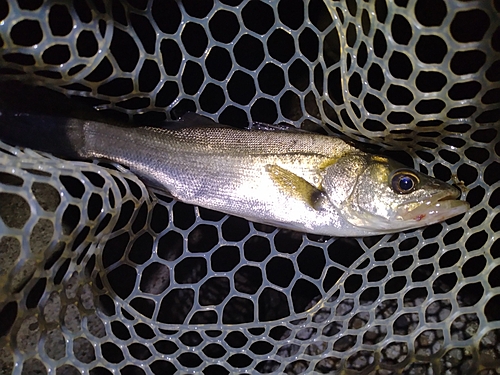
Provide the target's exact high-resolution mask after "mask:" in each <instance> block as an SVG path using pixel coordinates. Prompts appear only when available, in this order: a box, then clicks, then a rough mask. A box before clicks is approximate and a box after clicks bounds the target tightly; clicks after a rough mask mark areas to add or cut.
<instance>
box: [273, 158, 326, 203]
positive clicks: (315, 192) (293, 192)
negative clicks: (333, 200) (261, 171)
mask: <svg viewBox="0 0 500 375" xmlns="http://www.w3.org/2000/svg"><path fill="white" fill-rule="evenodd" d="M266 171H267V172H268V173H269V176H270V177H271V179H272V180H273V181H274V183H275V184H276V185H278V186H279V188H280V189H282V190H283V191H285V192H286V193H288V194H289V195H290V196H292V197H294V198H296V199H300V200H302V201H304V202H307V203H308V204H309V205H310V206H311V207H312V208H314V209H315V210H319V209H320V207H321V202H322V201H323V199H325V198H326V195H325V192H323V191H321V190H320V189H318V188H316V187H315V186H313V185H311V184H310V183H309V182H307V181H306V180H304V179H303V178H302V177H300V176H297V175H296V174H294V173H292V172H290V171H288V170H286V169H284V168H281V167H279V166H277V165H273V164H268V165H266Z"/></svg>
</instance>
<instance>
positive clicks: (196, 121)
mask: <svg viewBox="0 0 500 375" xmlns="http://www.w3.org/2000/svg"><path fill="white" fill-rule="evenodd" d="M152 127H155V128H161V129H169V130H176V129H184V128H208V127H210V128H212V127H217V128H222V127H230V126H228V125H222V124H219V123H218V122H215V121H214V120H212V119H210V118H208V117H205V116H202V115H199V114H197V113H194V112H186V113H185V114H184V115H182V116H181V117H180V118H179V119H178V120H171V121H164V122H161V123H159V124H153V125H152Z"/></svg>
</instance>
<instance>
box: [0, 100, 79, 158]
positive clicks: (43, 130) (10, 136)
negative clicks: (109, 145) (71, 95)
mask: <svg viewBox="0 0 500 375" xmlns="http://www.w3.org/2000/svg"><path fill="white" fill-rule="evenodd" d="M83 123H84V121H83V120H73V119H67V118H63V117H56V116H46V115H35V114H29V113H19V112H15V111H12V110H4V109H0V140H2V141H4V142H7V143H9V144H11V145H14V146H21V147H27V148H32V149H34V150H38V151H45V152H49V153H51V154H54V155H57V156H62V157H67V158H81V157H82V156H83V155H82V150H83V145H84V142H85V137H84V135H83Z"/></svg>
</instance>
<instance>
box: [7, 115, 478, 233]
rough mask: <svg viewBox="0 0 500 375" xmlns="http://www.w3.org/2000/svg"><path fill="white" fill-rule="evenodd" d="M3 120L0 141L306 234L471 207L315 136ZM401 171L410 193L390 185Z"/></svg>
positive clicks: (444, 189)
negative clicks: (101, 163)
mask: <svg viewBox="0 0 500 375" xmlns="http://www.w3.org/2000/svg"><path fill="white" fill-rule="evenodd" d="M0 122H1V124H0V138H4V140H7V141H11V142H14V143H15V144H16V145H20V146H26V147H32V148H35V149H40V150H42V151H47V152H52V153H55V154H58V155H61V156H66V157H75V156H76V157H77V158H80V159H99V160H107V161H112V162H116V163H120V164H123V165H125V166H127V167H129V168H130V170H131V171H132V172H133V173H135V174H137V176H138V177H140V178H141V179H143V180H144V181H145V182H146V184H148V185H149V186H150V187H152V188H155V189H158V190H163V191H165V192H167V193H168V194H170V195H171V196H173V197H175V198H177V199H179V200H181V201H183V202H185V203H189V204H194V205H198V206H201V207H205V208H209V209H213V210H216V211H220V212H224V213H227V214H231V215H235V216H240V217H243V218H245V219H247V220H250V221H255V222H260V223H265V224H271V225H275V226H278V227H282V228H287V229H292V230H297V231H302V232H308V233H314V234H321V235H330V236H366V235H373V234H380V233H390V232H397V231H400V230H405V229H411V228H416V227H421V226H424V225H428V224H431V223H435V222H438V221H442V220H445V219H447V218H449V217H452V216H456V215H458V214H461V213H464V212H465V211H466V210H467V209H468V207H469V205H468V203H466V202H462V201H459V200H456V198H458V197H459V195H460V193H459V192H458V190H457V189H456V188H454V187H452V186H451V185H448V184H446V183H444V182H441V181H439V180H436V179H433V178H430V177H428V176H425V175H423V174H421V173H419V172H417V171H415V170H410V169H408V168H405V167H404V166H402V165H400V164H398V163H396V162H394V161H391V160H389V159H387V158H383V157H377V156H371V155H369V154H366V153H364V152H362V151H360V150H357V149H356V148H354V147H352V146H350V145H349V144H347V143H346V142H344V141H343V140H341V139H340V138H334V137H328V136H324V135H319V134H314V133H306V132H298V131H282V130H281V131H280V130H267V131H263V130H247V129H237V128H231V127H228V126H221V125H219V124H215V123H214V122H212V121H210V120H208V119H204V118H203V117H200V116H197V115H194V114H190V115H188V116H185V117H184V118H183V119H181V120H180V121H177V122H173V123H170V124H166V125H165V126H164V127H163V128H152V127H142V128H141V127H139V128H128V129H127V128H122V127H117V126H112V125H108V124H104V123H99V122H93V121H84V120H78V119H64V118H57V117H50V116H45V117H43V116H37V115H29V114H22V113H21V114H17V113H11V112H9V111H3V112H2V115H1V116H0ZM40 123H43V124H44V125H46V124H48V126H43V127H41V126H40ZM168 125H171V126H172V129H169V128H168ZM54 139H55V140H58V141H57V142H54V141H53V140H54ZM400 170H402V171H403V172H398V171H400ZM401 173H404V174H403V176H404V177H402V178H404V179H405V180H404V184H403V186H406V185H408V184H410V185H408V186H410V188H411V189H412V191H408V192H403V191H398V189H399V188H400V185H394V182H393V179H394V178H396V179H398V178H401V177H400V175H401ZM398 181H399V180H398ZM413 185H415V186H413ZM402 192H403V193H404V194H402Z"/></svg>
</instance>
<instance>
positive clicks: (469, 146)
mask: <svg viewBox="0 0 500 375" xmlns="http://www.w3.org/2000/svg"><path fill="white" fill-rule="evenodd" d="M499 10H500V6H499V3H498V2H494V1H468V2H462V1H447V2H444V1H436V0H434V1H430V0H418V1H415V0H398V1H395V2H386V1H383V0H376V1H355V0H346V1H328V2H326V1H325V2H323V1H322V0H310V1H305V0H304V1H298V0H293V1H292V0H288V1H279V2H273V1H269V2H265V1H243V2H241V1H230V0H226V1H223V2H217V3H216V4H214V3H213V2H211V1H182V2H181V1H179V2H175V1H141V0H134V1H132V0H129V1H127V2H120V1H112V2H111V1H110V2H101V1H85V0H76V1H74V2H68V1H52V0H50V1H49V0H46V1H41V0H40V1H32V2H30V1H22V0H19V1H17V2H16V1H13V0H12V1H5V0H4V1H1V2H0V19H2V20H3V21H2V22H0V36H1V46H2V50H1V58H0V72H1V73H2V74H3V75H2V78H3V79H16V80H21V81H23V82H26V83H34V84H38V85H43V86H46V87H49V88H52V89H55V90H57V91H61V92H63V93H64V94H66V95H69V96H78V97H83V98H84V99H85V100H87V101H89V102H90V103H91V104H92V105H93V106H96V107H97V108H99V109H101V113H102V112H104V113H105V112H106V111H108V110H110V111H111V110H112V111H115V110H118V111H119V112H121V113H124V114H125V115H126V117H131V118H133V119H134V120H136V121H138V122H144V121H155V120H161V119H164V118H170V117H175V116H176V115H178V114H179V113H182V112H185V111H196V112H199V113H202V114H204V115H207V116H209V117H211V118H213V119H214V120H217V121H219V122H222V123H227V124H231V125H235V126H243V125H246V124H247V123H248V122H249V121H262V122H268V123H276V122H287V123H292V124H294V125H296V126H300V127H302V128H305V129H309V130H317V131H326V132H329V133H343V134H346V135H348V136H350V137H352V138H355V139H357V140H361V141H365V142H367V143H371V144H376V145H383V146H384V148H394V147H395V148H404V149H405V150H406V151H407V154H399V153H398V154H397V155H398V157H399V158H402V159H403V161H406V160H408V163H411V164H413V163H415V166H416V167H417V168H418V169H420V170H422V171H424V172H426V173H428V174H430V175H434V176H437V177H439V178H441V179H442V180H445V181H455V182H456V181H463V184H464V190H465V191H466V193H465V196H466V199H467V201H469V202H470V204H471V207H472V208H471V210H470V211H469V212H468V213H466V214H465V215H463V217H459V218H455V219H451V220H448V221H447V222H446V223H441V224H435V225H432V226H430V227H427V228H423V229H419V230H414V231H410V232H405V233H399V234H394V235H386V236H378V237H367V238H360V239H346V238H326V237H321V236H313V235H303V234H300V233H295V232H291V231H286V230H279V229H276V228H273V227H269V226H265V225H261V224H256V223H249V222H247V221H245V220H243V219H239V218H236V217H231V216H227V215H224V214H220V213H217V212H213V211H210V210H206V209H203V208H198V207H193V206H189V205H186V204H183V203H181V202H177V201H175V200H171V199H169V198H166V197H163V196H161V195H159V194H155V193H152V192H148V190H147V189H146V188H145V187H144V185H143V184H142V183H141V181H139V180H138V179H137V178H136V177H135V176H134V175H132V174H130V173H129V172H128V171H127V170H126V169H124V168H123V167H120V166H116V165H108V164H102V163H101V164H99V163H83V162H73V161H66V160H61V159H58V158H56V157H54V156H51V155H47V154H41V153H36V152H34V151H30V150H24V151H21V150H20V149H18V148H16V147H13V146H8V145H5V144H1V146H0V151H1V153H0V158H1V162H0V219H1V220H0V270H1V272H0V288H1V292H0V369H2V371H3V372H4V373H13V374H35V373H36V374H49V373H56V374H79V373H82V372H83V373H88V374H93V375H98V374H110V373H112V374H124V375H130V374H168V373H174V372H176V371H179V372H180V373H204V374H223V373H235V372H258V373H271V372H280V373H289V374H298V373H310V372H313V371H315V372H318V373H346V374H351V373H363V374H368V373H369V374H372V373H373V374H392V373H405V374H438V373H449V374H469V373H471V374H472V373H481V374H496V373H498V369H499V368H500V347H499V345H500V344H499V335H500V308H499V306H500V293H499V290H500V289H499V288H500V260H499V258H500V239H499V237H500V211H499V204H500V178H499V176H500V163H499V162H498V158H499V156H500V135H499V133H498V121H499V117H500V105H499V98H500V84H499V81H500V53H499V51H500V45H499V42H498V41H499V40H500V28H499V25H500V22H499ZM4 95H9V93H4ZM389 154H390V152H389Z"/></svg>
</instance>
